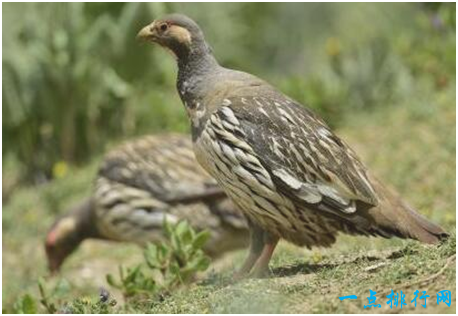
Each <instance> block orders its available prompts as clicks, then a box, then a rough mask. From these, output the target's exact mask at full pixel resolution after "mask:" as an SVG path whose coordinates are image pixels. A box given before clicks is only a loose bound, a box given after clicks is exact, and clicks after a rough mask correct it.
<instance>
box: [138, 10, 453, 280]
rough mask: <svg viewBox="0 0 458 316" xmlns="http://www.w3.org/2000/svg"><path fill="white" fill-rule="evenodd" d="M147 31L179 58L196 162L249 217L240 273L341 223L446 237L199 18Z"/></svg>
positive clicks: (331, 236)
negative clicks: (225, 61)
mask: <svg viewBox="0 0 458 316" xmlns="http://www.w3.org/2000/svg"><path fill="white" fill-rule="evenodd" d="M177 33H179V34H181V35H184V34H185V35H186V36H180V37H176V36H175V35H176V34H177ZM139 36H140V37H142V38H144V39H146V40H151V41H153V42H157V43H159V44H160V45H162V46H165V47H167V48H169V49H170V50H171V51H172V52H173V53H174V55H175V56H176V57H177V59H178V79H177V88H178V92H179V94H180V97H181V99H182V101H183V103H184V105H185V107H186V110H187V112H188V116H189V118H190V121H191V125H192V134H193V140H194V150H195V153H196V157H197V160H198V161H199V162H200V163H201V165H202V166H203V167H204V168H205V169H206V170H207V171H208V172H209V173H210V174H211V175H212V176H213V177H214V178H215V179H216V180H217V181H218V183H219V184H220V185H221V187H222V188H224V190H225V191H226V193H227V194H228V195H229V196H230V197H231V198H232V199H233V201H234V202H235V203H236V204H237V206H238V207H239V208H240V209H241V210H242V211H243V212H244V214H245V215H246V216H247V217H248V219H249V220H250V225H251V227H252V232H253V234H252V247H251V252H250V256H249V257H248V259H247V261H246V262H245V264H244V266H243V267H242V270H241V272H242V273H245V272H248V271H250V270H251V268H252V266H253V265H254V264H256V266H255V268H254V272H255V274H261V273H263V272H265V270H266V267H267V263H268V261H269V259H270V256H271V255H272V252H273V250H274V248H275V245H276V243H277V241H278V239H279V238H284V239H287V240H289V241H291V242H293V243H295V244H298V245H305V246H307V247H312V246H329V245H331V244H332V243H333V242H334V241H335V237H336V235H337V233H338V232H340V231H342V232H345V233H350V234H363V235H379V236H383V237H391V236H398V237H403V238H414V239H418V240H420V241H423V242H428V243H432V242H436V241H438V240H439V238H440V237H441V236H443V235H445V232H444V231H443V230H442V229H441V228H440V227H439V226H437V225H435V224H432V223H430V222H428V221H427V220H426V219H424V218H423V217H421V216H420V215H419V214H417V213H416V212H415V211H414V210H413V209H411V208H410V207H408V206H407V205H405V204H404V202H402V200H400V199H399V198H398V197H397V196H395V195H394V194H393V193H391V192H390V191H389V190H388V189H387V188H385V187H384V186H383V185H382V184H381V183H380V182H379V181H377V180H376V179H375V178H374V177H373V176H372V175H371V174H370V173H369V172H368V171H367V169H366V167H365V166H364V165H363V163H362V162H361V161H360V160H359V159H358V157H357V156H356V154H355V153H354V152H353V151H352V150H351V149H350V147H349V146H348V145H347V144H345V143H344V142H343V141H342V140H341V139H340V138H339V137H337V136H336V135H335V134H334V133H333V132H332V131H331V130H330V128H329V127H328V126H327V125H326V124H325V123H324V122H323V121H322V120H321V119H320V118H318V117H317V116H316V115H315V114H313V113H312V112H311V111H310V110H308V109H307V108H305V107H303V106H302V105H300V104H299V103H298V102H296V101H294V100H292V99H290V98H289V97H287V96H285V95H283V94H282V93H281V92H280V91H278V90H277V89H275V88H274V87H272V86H271V85H269V84H268V83H266V82H265V81H263V80H261V79H259V78H257V77H255V76H252V75H250V74H247V73H244V72H240V71H235V70H231V69H227V68H224V67H221V66H220V65H219V64H218V63H217V62H216V60H215V58H214V57H213V55H212V52H211V49H210V48H209V46H208V44H206V43H205V40H204V37H203V35H202V32H201V31H200V29H199V27H198V26H197V24H196V23H195V22H194V21H192V20H191V19H189V18H187V17H185V16H182V15H176V14H173V15H170V16H166V17H164V18H162V19H159V20H156V21H155V22H153V23H152V24H150V25H149V26H147V27H145V28H144V29H143V30H142V31H141V32H140V33H139ZM183 38H186V39H187V40H186V41H184V40H183Z"/></svg>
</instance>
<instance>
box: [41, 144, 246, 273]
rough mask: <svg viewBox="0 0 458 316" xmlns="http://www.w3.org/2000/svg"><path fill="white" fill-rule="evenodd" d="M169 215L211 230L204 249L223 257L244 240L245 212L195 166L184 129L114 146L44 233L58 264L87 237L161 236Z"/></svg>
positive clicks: (141, 238)
mask: <svg viewBox="0 0 458 316" xmlns="http://www.w3.org/2000/svg"><path fill="white" fill-rule="evenodd" d="M164 219H167V221H169V222H172V223H174V222H178V221H180V220H187V221H188V222H189V223H190V225H191V226H192V227H194V228H195V229H197V230H203V229H206V230H208V231H209V232H210V233H211V238H210V240H209V242H207V244H206V245H205V248H204V250H205V251H206V252H207V253H208V254H210V255H212V256H218V255H220V254H222V253H223V252H225V251H229V250H232V249H236V248H240V247H243V246H245V245H246V244H247V237H248V236H247V235H248V231H247V228H246V223H245V220H244V219H243V217H242V216H241V214H240V213H239V212H238V211H236V209H235V207H234V206H233V204H232V203H231V202H230V201H229V199H227V197H226V195H225V194H224V192H223V191H222V190H221V189H220V188H219V187H218V186H217V184H216V182H215V180H214V179H213V178H211V177H210V176H209V175H208V174H207V173H206V172H205V171H203V169H202V168H201V167H200V166H199V165H198V163H197V162H196V160H195V157H194V153H193V152H192V143H191V140H190V139H189V138H188V137H187V136H182V135H164V136H147V137H143V138H140V139H137V140H135V141H130V142H126V143H125V144H123V145H121V146H119V147H117V148H116V149H114V150H112V151H110V152H109V153H108V154H107V155H106V156H105V158H104V160H103V162H102V164H101V166H100V168H99V172H98V175H97V177H96V179H95V185H94V188H93V191H92V196H91V197H90V198H88V199H87V200H86V201H84V202H83V203H81V204H80V205H79V206H77V207H76V208H75V209H73V210H72V211H70V212H69V213H67V214H65V215H64V216H63V217H62V218H60V219H59V220H57V221H56V223H55V224H54V225H53V227H52V228H51V230H50V232H49V234H48V237H47V243H46V247H47V252H48V258H49V262H50V267H51V268H53V267H55V268H58V267H59V266H60V265H61V263H62V262H63V260H64V259H65V257H66V256H68V255H69V254H70V253H71V252H72V251H73V250H74V249H75V248H76V246H77V245H78V244H79V243H80V242H81V241H82V240H83V239H85V238H100V239H107V240H114V241H124V242H133V243H136V244H140V245H144V244H145V243H147V242H155V241H160V240H161V239H162V238H163V235H162V225H163V221H164Z"/></svg>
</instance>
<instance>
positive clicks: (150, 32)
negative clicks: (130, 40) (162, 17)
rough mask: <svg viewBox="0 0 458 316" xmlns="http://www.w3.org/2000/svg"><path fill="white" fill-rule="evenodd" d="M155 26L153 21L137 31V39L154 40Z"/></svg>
mask: <svg viewBox="0 0 458 316" xmlns="http://www.w3.org/2000/svg"><path fill="white" fill-rule="evenodd" d="M155 30H156V28H155V27H154V22H153V23H151V24H149V25H147V26H145V27H144V28H142V29H141V30H140V32H138V34H137V40H142V41H148V40H151V41H154V40H155V38H156V31H155Z"/></svg>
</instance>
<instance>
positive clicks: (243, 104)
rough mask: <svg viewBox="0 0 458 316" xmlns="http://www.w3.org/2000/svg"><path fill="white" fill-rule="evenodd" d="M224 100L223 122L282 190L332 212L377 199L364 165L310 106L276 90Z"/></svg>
mask: <svg viewBox="0 0 458 316" xmlns="http://www.w3.org/2000/svg"><path fill="white" fill-rule="evenodd" d="M223 104H225V105H224V106H223V107H221V108H220V109H219V110H218V111H217V112H216V113H215V115H217V116H218V118H219V119H220V120H221V122H222V126H224V127H225V128H229V129H231V128H232V132H233V133H234V134H236V135H238V136H237V137H239V138H240V139H242V138H243V141H244V142H246V145H248V146H249V147H251V149H252V150H253V152H254V154H255V155H256V157H257V159H258V160H259V161H260V163H261V164H262V165H263V167H264V168H265V169H266V170H267V171H268V172H269V174H270V176H271V178H272V181H273V182H274V184H275V185H276V187H277V189H278V190H279V191H280V192H282V193H283V194H284V195H286V196H289V197H292V198H293V199H294V200H299V201H301V202H302V203H305V204H306V205H308V206H309V207H312V208H315V209H321V210H326V211H331V212H333V213H335V212H336V211H337V214H342V212H343V213H345V214H351V213H353V212H355V211H356V202H357V201H361V202H363V203H365V204H369V205H372V206H375V205H377V204H378V199H377V195H376V193H375V191H374V189H373V187H372V185H371V183H370V181H369V180H368V178H367V175H366V168H365V167H364V165H363V164H362V163H361V162H360V160H359V159H358V158H357V157H356V155H355V154H354V152H353V151H352V150H351V149H350V148H349V147H348V146H347V145H346V144H345V143H344V142H343V141H342V140H340V139H339V138H338V137H337V136H336V135H334V133H333V132H332V131H331V130H330V129H329V127H328V126H327V125H326V124H325V123H324V122H323V121H322V120H320V119H319V118H318V117H317V116H316V115H314V114H313V113H312V112H311V111H309V110H307V109H306V108H304V107H302V106H301V105H299V104H297V103H296V102H294V101H293V100H290V99H286V98H285V97H281V96H278V95H275V96H272V97H264V96H263V97H236V98H228V99H225V100H224V102H223Z"/></svg>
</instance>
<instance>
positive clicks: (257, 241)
mask: <svg viewBox="0 0 458 316" xmlns="http://www.w3.org/2000/svg"><path fill="white" fill-rule="evenodd" d="M248 226H249V227H250V250H249V252H248V256H247V257H246V259H245V261H244V262H243V264H242V267H241V268H240V269H239V270H238V271H237V272H236V273H235V274H234V277H235V278H236V279H241V278H243V277H245V276H247V275H248V273H250V271H251V269H252V268H253V266H254V264H255V263H256V261H257V260H258V258H259V257H260V256H261V253H262V250H263V248H264V245H265V238H264V235H265V233H264V230H263V229H262V228H261V227H259V226H258V225H256V224H253V223H252V222H251V221H248Z"/></svg>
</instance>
